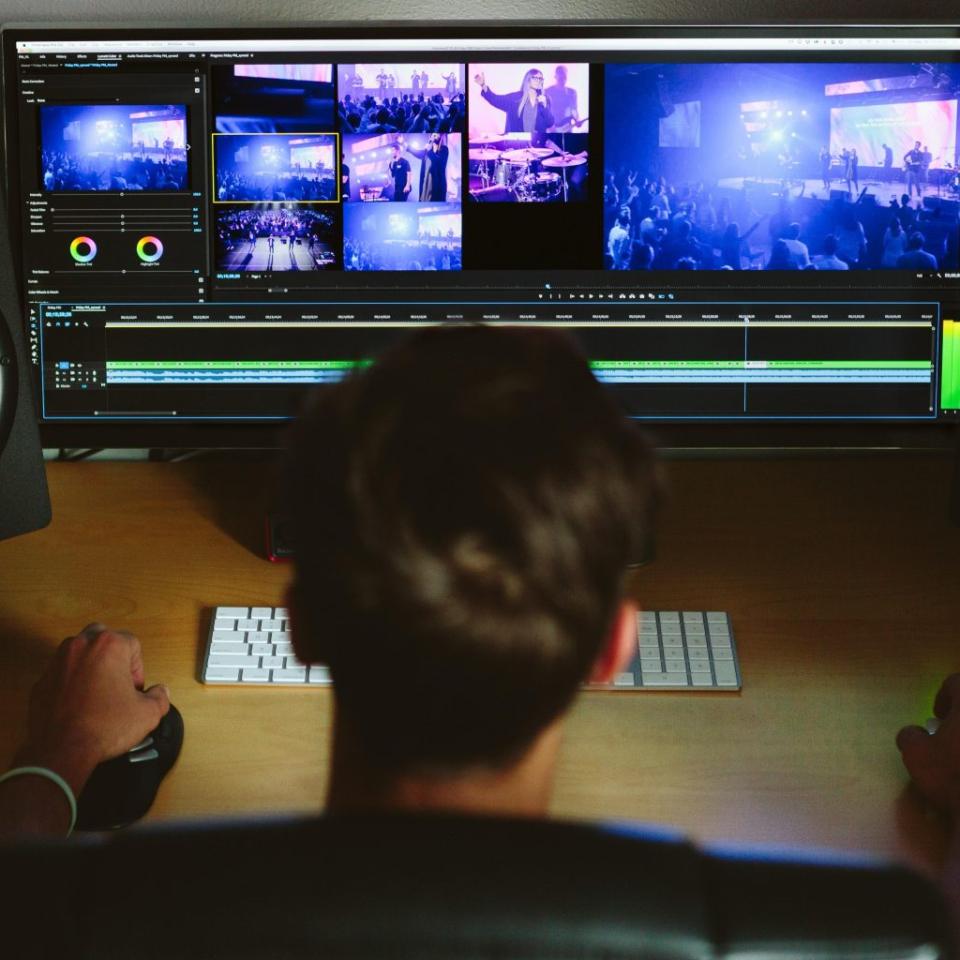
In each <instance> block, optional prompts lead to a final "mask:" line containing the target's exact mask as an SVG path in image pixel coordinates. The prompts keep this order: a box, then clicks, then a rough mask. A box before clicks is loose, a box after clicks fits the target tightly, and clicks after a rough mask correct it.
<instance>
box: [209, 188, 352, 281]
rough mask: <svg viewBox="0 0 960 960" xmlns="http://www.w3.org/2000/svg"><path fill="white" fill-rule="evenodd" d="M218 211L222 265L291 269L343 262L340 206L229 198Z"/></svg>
mask: <svg viewBox="0 0 960 960" xmlns="http://www.w3.org/2000/svg"><path fill="white" fill-rule="evenodd" d="M216 216H217V227H216V229H217V236H216V257H217V269H218V270H222V271H229V272H231V273H286V272H297V271H316V270H336V269H338V268H339V267H340V255H339V253H340V250H339V248H340V224H339V217H340V210H339V208H338V207H316V206H310V205H307V206H304V205H301V204H297V203H258V204H253V205H233V204H225V205H224V206H223V207H221V208H218V210H217V215H216Z"/></svg>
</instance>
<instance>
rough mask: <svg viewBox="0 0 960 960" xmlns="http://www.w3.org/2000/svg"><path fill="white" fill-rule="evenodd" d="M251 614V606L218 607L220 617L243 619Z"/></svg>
mask: <svg viewBox="0 0 960 960" xmlns="http://www.w3.org/2000/svg"><path fill="white" fill-rule="evenodd" d="M249 615H250V608H249V607H217V616H218V617H231V618H232V619H234V620H241V619H243V618H244V617H248V616H249Z"/></svg>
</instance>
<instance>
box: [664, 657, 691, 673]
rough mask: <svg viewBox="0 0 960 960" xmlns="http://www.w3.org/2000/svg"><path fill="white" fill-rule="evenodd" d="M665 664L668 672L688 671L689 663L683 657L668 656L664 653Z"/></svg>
mask: <svg viewBox="0 0 960 960" xmlns="http://www.w3.org/2000/svg"><path fill="white" fill-rule="evenodd" d="M663 666H664V668H665V669H666V671H667V673H684V674H685V673H686V672H687V665H686V664H685V663H684V662H683V658H682V657H681V658H679V659H677V658H675V657H668V656H666V654H665V655H664V660H663Z"/></svg>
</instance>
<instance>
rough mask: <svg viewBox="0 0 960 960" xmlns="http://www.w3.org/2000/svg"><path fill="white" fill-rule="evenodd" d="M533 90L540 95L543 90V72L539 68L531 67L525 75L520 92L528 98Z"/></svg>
mask: <svg viewBox="0 0 960 960" xmlns="http://www.w3.org/2000/svg"><path fill="white" fill-rule="evenodd" d="M531 90H533V92H534V93H540V91H541V90H543V71H542V70H541V69H540V68H539V67H531V68H530V69H529V70H528V71H527V72H526V73H525V74H524V75H523V81H522V82H521V84H520V92H521V93H522V94H523V95H524V96H526V95H527V94H528V93H529V92H530V91H531Z"/></svg>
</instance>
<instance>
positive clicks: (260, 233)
mask: <svg viewBox="0 0 960 960" xmlns="http://www.w3.org/2000/svg"><path fill="white" fill-rule="evenodd" d="M333 232H334V218H333V216H332V215H331V214H329V213H325V212H323V211H319V210H274V211H267V210H262V209H256V208H254V209H251V210H230V211H228V212H225V213H221V214H220V215H219V216H218V217H217V240H218V242H219V245H220V249H221V250H228V251H229V250H232V249H233V248H234V247H236V246H237V244H241V243H254V242H255V241H256V240H257V238H258V237H275V238H277V239H288V240H292V239H301V240H302V239H306V240H309V241H310V242H314V241H318V242H332V241H333V239H334V237H333Z"/></svg>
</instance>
